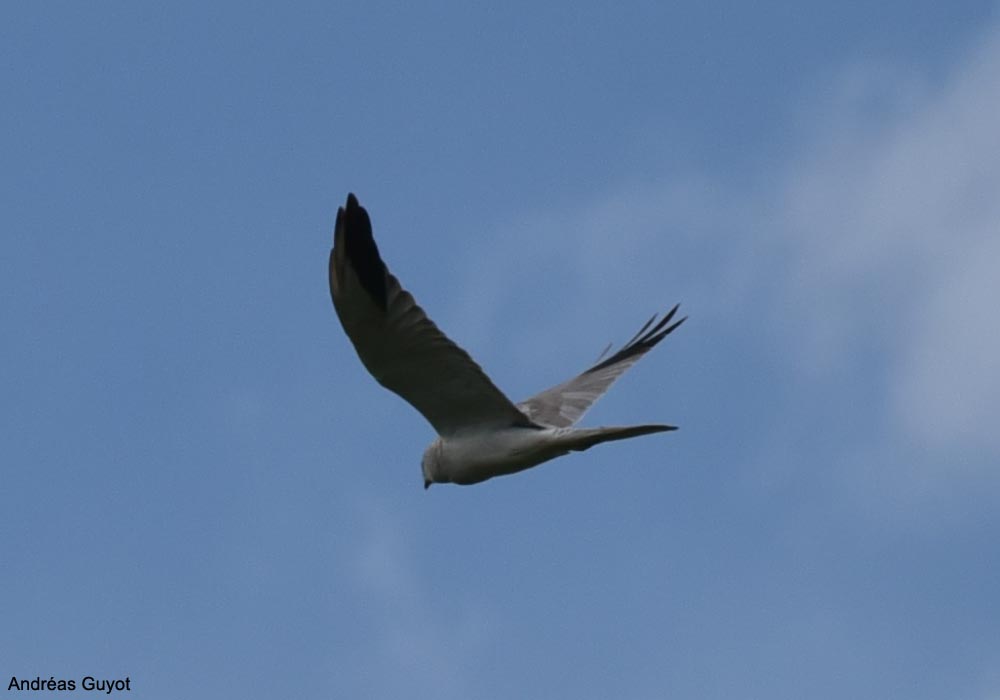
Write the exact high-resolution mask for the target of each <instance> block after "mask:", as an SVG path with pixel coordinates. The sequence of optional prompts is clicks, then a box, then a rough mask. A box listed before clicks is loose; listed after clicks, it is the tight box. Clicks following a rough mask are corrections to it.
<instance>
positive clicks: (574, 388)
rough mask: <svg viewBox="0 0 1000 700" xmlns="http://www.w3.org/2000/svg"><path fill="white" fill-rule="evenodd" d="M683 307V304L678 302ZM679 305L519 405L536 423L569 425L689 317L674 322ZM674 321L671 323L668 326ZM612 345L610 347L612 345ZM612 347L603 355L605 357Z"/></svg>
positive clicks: (650, 320)
mask: <svg viewBox="0 0 1000 700" xmlns="http://www.w3.org/2000/svg"><path fill="white" fill-rule="evenodd" d="M678 306H679V304H678ZM678 306H675V307H674V308H672V309H671V310H670V312H669V313H668V314H667V315H666V316H664V317H663V318H661V319H660V321H659V322H658V323H656V324H655V325H654V322H655V321H656V316H655V315H654V316H653V317H652V318H651V319H649V320H648V321H647V322H646V325H645V326H643V327H642V328H640V329H639V332H638V333H636V334H635V335H634V336H632V339H631V340H630V341H628V342H627V343H625V345H624V346H623V347H622V349H621V350H619V351H618V352H616V353H615V354H613V355H612V356H611V357H609V358H608V359H606V360H604V361H603V362H598V363H597V364H595V365H594V366H593V367H591V368H590V369H588V370H587V371H586V372H584V373H583V374H580V375H577V376H576V377H573V378H572V379H570V380H569V381H567V382H563V383H562V384H559V385H558V386H554V387H552V388H551V389H546V390H545V391H543V392H542V393H540V394H537V395H535V396H532V397H531V398H530V399H528V400H527V401H523V402H521V403H519V404H518V405H517V407H518V408H519V409H521V410H522V411H524V413H525V414H526V415H527V416H528V417H529V418H530V419H531V420H533V421H534V422H536V423H540V424H542V425H546V426H551V427H553V428H568V427H569V426H571V425H573V424H574V423H576V422H577V421H578V420H580V418H582V417H583V414H584V413H586V412H587V409H589V408H590V407H591V406H592V405H593V404H594V402H595V401H597V399H599V398H601V396H603V395H604V393H605V392H606V391H607V390H608V389H609V388H610V387H611V385H612V384H614V383H615V380H616V379H618V377H620V376H621V375H622V374H624V372H625V370H627V369H628V368H629V367H631V366H632V365H634V364H635V363H636V362H638V361H639V358H640V357H642V356H643V355H645V354H646V353H647V352H649V351H650V350H652V349H653V347H654V346H655V345H656V344H657V343H659V342H660V341H661V340H663V339H664V338H665V337H667V336H668V335H669V334H670V333H671V332H672V331H673V330H674V329H675V328H677V327H678V326H679V325H681V324H682V323H684V321H686V320H687V316H685V317H684V318H682V319H681V320H680V321H677V322H676V323H673V324H670V321H671V320H672V319H673V318H674V315H675V314H676V313H677V308H678ZM668 324H670V325H668ZM609 347H610V346H609ZM607 351H608V348H605V349H604V352H602V353H601V355H600V357H598V358H597V359H598V360H600V359H601V357H604V355H605V353H607Z"/></svg>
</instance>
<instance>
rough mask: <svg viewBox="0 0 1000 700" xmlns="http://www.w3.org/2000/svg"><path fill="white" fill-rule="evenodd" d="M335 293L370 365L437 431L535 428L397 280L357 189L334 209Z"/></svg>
mask: <svg viewBox="0 0 1000 700" xmlns="http://www.w3.org/2000/svg"><path fill="white" fill-rule="evenodd" d="M330 296H331V297H332V298H333V306H334V308H335V309H336V310H337V316H339V317H340V322H341V323H342V324H343V326H344V330H345V331H346V332H347V337H348V338H350V339H351V342H352V343H353V344H354V349H355V350H357V352H358V357H360V358H361V362H363V363H364V365H365V367H366V368H367V369H368V371H369V372H371V374H372V376H373V377H375V379H376V380H377V381H378V382H379V384H381V385H382V386H384V387H385V388H387V389H389V390H390V391H394V392H395V393H397V394H399V395H400V396H401V397H403V398H404V399H406V401H408V402H409V403H410V404H411V405H412V406H413V407H414V408H416V409H417V410H418V411H420V413H422V414H423V415H424V418H426V419H427V420H428V421H429V422H430V424H431V425H433V426H434V429H435V430H437V432H438V433H439V434H441V435H451V434H454V433H456V432H461V431H463V430H467V429H470V428H477V427H484V426H495V427H508V426H511V425H520V426H526V427H527V426H532V427H537V426H534V424H533V423H532V422H531V420H529V419H528V417H527V416H525V415H524V413H522V412H521V411H520V410H518V408H517V407H516V406H514V404H513V403H512V402H511V401H510V399H508V398H507V397H506V396H504V394H503V392H501V391H500V390H499V389H498V388H497V387H496V386H495V385H494V384H493V382H491V381H490V378H489V377H487V376H486V373H485V372H483V370H482V369H481V368H480V367H479V365H477V364H476V363H475V362H474V361H473V359H472V358H471V357H469V354H468V353H467V352H465V350H463V349H462V348H460V347H458V346H457V345H455V343H453V342H452V341H451V340H449V339H448V337H447V336H446V335H445V334H444V333H442V332H441V331H440V330H439V329H438V327H437V326H436V325H434V322H433V321H431V320H430V319H429V318H427V315H426V314H425V313H424V310H423V309H421V308H420V307H419V306H418V305H417V303H416V302H415V301H414V300H413V297H412V296H411V295H410V293H409V292H407V291H406V290H404V289H403V288H402V287H401V286H400V284H399V281H398V280H397V279H396V278H395V277H394V276H393V275H392V274H391V273H390V272H389V270H388V269H387V268H386V266H385V263H384V262H382V258H381V257H379V253H378V248H377V247H376V245H375V239H374V238H373V237H372V226H371V221H370V219H369V218H368V212H366V211H365V209H364V208H363V207H362V206H360V205H359V204H358V200H357V198H356V197H355V196H354V195H353V194H349V195H348V196H347V206H346V207H341V208H340V209H339V210H338V211H337V224H336V227H335V229H334V237H333V250H331V251H330Z"/></svg>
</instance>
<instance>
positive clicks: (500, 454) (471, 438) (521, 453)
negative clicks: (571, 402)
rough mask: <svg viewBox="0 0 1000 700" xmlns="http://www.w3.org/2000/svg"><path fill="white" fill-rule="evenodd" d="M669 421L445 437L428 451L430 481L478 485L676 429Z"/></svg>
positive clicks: (425, 460)
mask: <svg viewBox="0 0 1000 700" xmlns="http://www.w3.org/2000/svg"><path fill="white" fill-rule="evenodd" d="M672 429H673V428H672V426H669V425H636V426H627V427H622V428H519V427H511V428H505V429H502V430H487V431H475V432H468V433H464V434H462V433H460V434H458V435H454V436H451V437H447V438H444V437H439V438H438V439H436V440H435V441H434V442H432V443H431V444H430V446H429V447H428V448H427V450H426V451H425V452H424V458H423V460H422V462H421V467H422V469H423V472H424V483H425V484H428V483H452V484H463V485H468V484H478V483H479V482H480V481H486V480H487V479H490V478H492V477H494V476H501V475H504V474H514V473H515V472H519V471H524V470H525V469H530V468H531V467H534V466H537V465H539V464H541V463H543V462H548V461H549V460H550V459H555V458H556V457H562V456H563V455H565V454H569V453H570V452H582V451H583V450H586V449H588V448H590V447H592V446H594V445H596V444H599V443H601V442H609V441H611V440H624V439H625V438H629V437H636V436H638V435H648V434H650V433H660V432H664V431H667V430H672Z"/></svg>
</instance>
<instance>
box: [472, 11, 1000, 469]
mask: <svg viewBox="0 0 1000 700" xmlns="http://www.w3.org/2000/svg"><path fill="white" fill-rule="evenodd" d="M998 73H1000V31H998V30H997V29H996V28H993V29H992V30H991V31H989V32H988V33H986V34H985V35H984V36H983V37H982V39H981V41H980V43H979V44H978V45H977V46H975V47H974V48H973V49H971V50H970V51H968V52H967V53H966V54H965V55H964V56H963V57H961V58H960V59H959V60H958V61H957V62H956V63H955V64H954V66H953V67H952V70H951V71H950V72H949V73H947V74H946V75H945V76H944V78H942V79H939V80H937V81H936V82H934V81H930V80H927V79H925V78H924V77H923V76H921V75H920V74H918V73H916V72H908V71H906V70H905V69H901V68H899V67H895V68H891V69H890V68H887V67H886V66H884V65H865V64H858V65H853V66H849V67H847V68H845V69H844V71H843V73H842V74H841V75H840V76H839V78H838V79H835V80H833V81H832V82H831V83H829V84H828V85H827V86H826V89H825V90H824V91H822V92H818V93H817V94H816V95H813V96H808V100H807V102H808V104H805V105H804V106H803V108H802V109H801V110H800V111H799V112H797V113H796V114H797V115H798V118H799V120H800V121H801V122H802V123H803V124H805V125H806V126H800V127H799V128H798V129H797V130H794V131H795V134H794V136H791V137H789V143H790V144H793V145H792V146H791V147H789V149H788V150H787V157H786V158H785V160H784V162H782V163H779V164H778V165H777V167H775V168H773V169H772V170H770V171H769V172H768V173H766V174H764V175H762V178H761V181H760V182H758V183H756V184H755V185H753V186H746V187H743V188H742V189H741V188H734V187H732V186H723V185H721V184H714V182H713V179H712V178H711V176H710V175H705V174H697V175H694V176H692V177H689V178H687V179H686V180H677V179H671V180H665V181H662V182H658V183H646V184H642V185H638V186H629V185H627V184H626V185H623V186H621V187H619V188H618V189H616V190H614V191H611V192H608V193H605V194H604V195H601V196H598V197H596V198H595V199H594V201H592V202H591V203H589V204H586V205H582V206H567V205H561V206H557V207H554V208H553V210H552V211H547V212H535V213H529V214H524V213H522V218H521V220H520V221H514V222H504V223H503V225H502V226H498V230H502V232H503V236H502V238H499V237H498V238H496V239H494V240H501V241H502V243H500V244H497V243H495V242H494V243H491V244H490V249H491V255H490V256H489V258H488V259H485V258H480V259H478V260H476V261H474V262H472V264H470V265H469V267H468V269H469V270H470V278H469V280H468V281H467V283H466V285H465V288H466V289H467V290H473V291H474V294H472V295H471V296H469V297H466V299H465V301H464V302H463V303H465V304H466V308H465V309H464V310H462V309H459V310H458V311H457V312H455V313H456V315H457V316H459V318H460V319H462V321H463V323H462V325H463V326H464V328H465V330H466V331H467V332H469V333H471V334H472V335H473V337H474V338H475V342H476V343H477V344H479V345H482V346H490V347H493V348H497V347H499V348H502V349H503V353H504V355H505V356H507V357H509V358H510V360H509V361H510V363H511V365H512V366H513V367H520V368H524V367H531V366H532V365H533V364H539V365H544V366H555V363H556V360H557V359H559V358H562V359H563V360H565V358H566V348H567V343H568V342H579V339H580V338H588V339H590V340H589V342H592V343H594V345H595V347H594V349H595V350H596V349H598V346H599V345H600V343H601V341H603V340H606V338H605V337H604V336H603V335H596V336H595V334H594V332H593V330H591V329H589V328H588V329H581V328H580V327H581V326H584V325H587V324H590V325H599V326H600V328H602V329H613V330H614V332H624V330H625V329H626V327H627V326H628V325H629V324H633V323H635V322H636V321H638V320H641V317H642V315H643V314H644V313H648V312H649V311H650V310H651V307H652V309H653V310H655V309H657V308H659V307H660V306H662V305H664V304H665V303H667V302H668V301H672V300H673V299H675V298H680V299H684V300H685V301H690V300H696V303H697V309H692V307H691V306H690V305H689V306H688V309H689V310H691V311H696V312H697V314H699V315H701V316H702V318H705V317H713V318H714V319H715V320H718V321H720V322H725V323H730V324H745V323H747V321H746V320H745V319H747V318H748V317H749V318H753V317H754V314H759V315H762V316H763V317H765V318H767V317H768V316H770V317H771V320H772V322H773V325H774V327H775V328H780V329H781V331H782V332H781V334H780V335H775V336H773V337H771V338H770V339H769V342H770V344H771V345H770V346H769V347H767V348H766V349H765V351H766V352H767V353H769V354H770V355H771V356H772V357H774V358H776V359H775V361H776V362H780V363H781V364H783V365H785V366H786V367H787V369H788V372H789V374H790V375H791V376H792V377H793V378H798V379H800V380H802V381H804V382H805V383H806V385H807V388H805V390H806V392H813V393H819V394H821V393H822V392H833V391H837V390H840V389H842V388H843V387H846V386H850V385H852V384H853V385H854V390H855V391H858V392H859V393H858V394H857V395H855V396H853V397H847V398H846V399H845V401H846V402H847V403H848V404H850V403H851V402H852V401H853V402H855V403H856V404H857V405H858V406H859V407H860V406H862V405H863V406H864V410H865V411H869V412H872V415H873V420H874V421H875V422H876V423H877V425H878V426H879V429H878V430H876V431H874V432H877V433H879V435H878V436H877V437H876V438H874V442H873V443H872V444H869V445H863V443H859V442H858V441H857V440H855V441H853V442H852V441H845V446H844V447H843V449H842V452H841V453H840V454H833V455H830V456H829V457H828V459H829V460H831V461H833V462H836V461H841V460H844V459H851V458H854V457H858V451H859V450H861V451H862V452H866V453H867V454H868V455H869V457H870V458H871V459H874V460H878V461H879V462H880V463H879V465H878V468H879V469H882V470H887V471H886V473H884V474H883V475H882V477H883V478H886V479H889V480H892V479H896V480H899V479H904V480H905V479H910V478H911V477H912V476H913V473H912V471H910V470H918V471H919V473H920V475H921V478H922V479H924V480H925V481H926V480H928V479H929V480H931V481H932V482H933V481H934V480H942V479H943V480H949V479H967V478H969V477H971V476H974V477H975V478H980V479H981V478H988V479H990V480H992V481H995V480H996V478H997V477H998V476H1000V473H997V472H996V470H995V469H993V468H990V467H989V466H988V465H989V464H993V465H995V464H996V457H997V456H998V455H1000V431H997V430H996V427H995V420H996V416H997V415H1000V363H998V362H997V361H996V360H995V358H996V357H1000V330H998V326H1000V323H998V320H1000V317H998V314H997V311H996V304H997V300H998V299H1000V274H997V269H998V266H1000V196H998V193H1000V130H998V129H997V128H996V124H998V123H1000V82H998V81H997V80H996V75H997V74H998ZM793 121H794V120H793ZM526 251H530V252H526ZM653 290H655V291H656V292H657V293H658V294H662V295H663V297H664V298H663V299H659V298H657V299H650V298H649V294H650V292H651V291H653ZM543 294H544V296H543ZM525 309H527V310H528V312H526V311H525ZM632 309H636V311H635V314H634V315H636V318H632V316H631V315H629V313H628V312H629V311H630V310H632ZM508 313H511V314H517V318H512V319H509V321H510V322H509V323H507V322H505V321H507V320H508V319H505V318H504V316H505V314H508ZM623 324H624V325H623ZM496 327H505V328H506V327H511V328H513V327H516V328H520V329H523V333H519V337H518V338H516V339H506V338H499V337H493V336H492V335H491V330H490V329H491V328H496ZM604 332H606V331H604ZM567 339H572V340H567ZM586 355H587V353H585V352H581V353H580V359H579V361H580V362H583V361H585V359H589V358H588V357H586ZM551 379H558V378H556V377H551ZM845 379H846V380H847V381H845ZM844 390H850V389H844ZM811 403H815V397H813V398H812V399H811V401H805V400H804V399H803V400H800V401H799V402H798V404H796V405H793V406H792V409H790V410H794V411H795V412H796V413H802V412H803V411H804V410H808V406H809V405H810V404H811ZM820 403H822V402H820ZM793 404H794V402H793ZM779 419H780V417H779ZM883 428H884V429H883ZM859 445H861V446H859ZM886 460H888V461H886ZM890 465H891V466H890ZM896 485H897V486H898V484H896Z"/></svg>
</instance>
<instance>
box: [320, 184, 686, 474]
mask: <svg viewBox="0 0 1000 700" xmlns="http://www.w3.org/2000/svg"><path fill="white" fill-rule="evenodd" d="M329 278H330V296H331V299H332V300H333V306H334V309H335V310H336V314H337V316H338V318H339V319H340V323H341V325H342V326H343V328H344V331H345V332H346V334H347V337H348V338H349V339H350V341H351V343H352V344H353V345H354V349H355V350H356V351H357V354H358V357H359V358H360V359H361V363H362V364H363V365H364V366H365V368H366V369H367V370H368V372H369V373H371V375H372V376H373V377H374V378H375V380H376V381H377V382H378V383H379V384H381V385H382V386H384V387H385V388H387V389H389V390H390V391H392V392H395V393H396V394H398V395H399V396H400V397H401V398H403V399H404V400H405V401H407V402H408V403H409V404H410V405H412V406H413V407H414V408H415V409H417V411H419V412H420V413H421V414H422V415H423V416H424V418H426V419H427V421H428V422H429V423H430V424H431V426H432V427H433V428H434V430H435V431H436V432H437V437H436V438H435V439H434V440H433V442H431V444H430V445H429V446H428V447H427V449H426V450H425V451H424V454H423V457H422V459H421V465H420V466H421V471H422V473H423V480H424V489H425V490H426V489H427V488H429V487H430V485H431V484H444V483H451V484H459V485H470V484H478V483H481V482H483V481H486V480H487V479H491V478H493V477H497V476H502V475H507V474H514V473H516V472H520V471H523V470H525V469H529V468H531V467H534V466H537V465H539V464H542V463H543V462H548V461H549V460H552V459H555V458H556V457H561V456H563V455H566V454H569V453H570V452H579V451H583V450H588V449H590V448H591V447H593V446H594V445H598V444H600V443H603V442H610V441H614V440H624V439H627V438H632V437H638V436H640V435H648V434H652V433H661V432H667V431H672V430H676V429H677V426H674V425H663V424H645V425H627V426H612V427H596V428H577V427H574V426H575V425H576V423H577V421H579V420H580V418H581V417H582V416H583V415H584V413H586V411H587V410H588V409H589V408H590V407H591V406H592V405H593V404H594V402H595V401H597V399H599V398H600V397H601V396H602V395H603V394H604V393H605V392H606V391H607V390H608V389H609V388H610V387H611V385H612V384H613V383H614V382H615V380H617V379H618V378H619V377H620V376H621V375H622V374H623V373H624V372H625V370H627V369H628V368H629V367H631V366H632V365H634V364H635V363H636V362H637V361H638V360H639V359H640V358H641V357H642V356H643V355H645V354H646V353H647V352H649V351H650V350H651V349H652V348H653V347H655V346H656V345H657V344H658V343H659V342H660V341H661V340H663V339H664V338H665V337H666V336H668V335H670V334H671V333H672V332H673V331H675V330H676V329H677V328H678V327H679V326H680V325H681V324H682V323H683V322H684V321H685V320H687V317H686V316H685V317H684V318H681V319H679V320H677V321H673V319H674V316H675V315H676V314H677V309H678V307H679V304H678V305H675V306H674V307H673V308H672V309H670V311H668V312H667V313H666V315H664V316H663V317H662V318H660V319H659V320H657V315H656V314H654V315H653V317H652V318H650V319H649V321H647V322H646V324H645V325H644V326H642V328H640V329H639V332H638V333H636V334H635V335H634V336H633V337H632V338H631V340H629V341H628V342H627V343H625V344H624V345H623V346H622V347H621V348H620V349H619V350H618V351H616V352H614V353H612V354H610V355H607V353H608V350H609V349H610V346H608V348H605V350H604V352H603V353H601V355H600V356H599V357H598V358H597V361H596V362H595V364H594V365H593V366H591V367H589V368H588V369H587V370H585V371H584V372H582V373H580V374H578V375H577V376H575V377H573V378H572V379H569V380H567V381H565V382H563V383H562V384H558V385H556V386H554V387H551V388H550V389H546V390H545V391H542V392H541V393H539V394H536V395H535V396H532V397H531V398H529V399H527V400H525V401H522V402H521V403H516V404H515V403H514V402H512V401H511V400H510V399H509V398H507V396H506V395H505V394H504V393H503V392H502V391H501V390H500V389H498V388H497V386H496V385H495V384H494V383H493V381H492V380H491V379H490V378H489V376H487V374H486V373H485V372H484V371H483V370H482V368H481V367H480V366H479V365H478V364H476V362H475V361H474V360H473V359H472V357H470V356H469V354H468V353H467V352H466V351H465V350H463V349H462V348H461V347H459V346H458V345H457V344H456V343H454V342H453V341H452V340H451V339H449V338H448V336H446V335H445V334H444V333H443V332H441V330H440V329H439V328H438V327H437V326H436V325H435V324H434V322H433V321H431V319H430V318H428V317H427V314H426V313H424V310H423V309H422V308H420V306H418V305H417V302H416V301H415V300H414V298H413V296H412V295H411V294H410V293H409V292H407V291H406V290H405V289H403V287H402V286H401V285H400V283H399V280H397V279H396V277H395V276H394V275H393V274H392V273H391V272H389V269H388V267H387V266H386V264H385V262H383V260H382V257H381V255H380V254H379V250H378V246H376V244H375V238H374V236H373V234H372V224H371V219H370V218H369V216H368V212H367V211H366V210H365V208H364V207H362V206H361V205H360V204H359V203H358V199H357V197H356V196H355V195H354V194H353V193H349V194H348V195H347V202H346V204H345V206H343V207H339V208H338V210H337V219H336V223H335V225H334V234H333V247H332V249H331V250H330V261H329ZM606 355H607V356H606Z"/></svg>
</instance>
